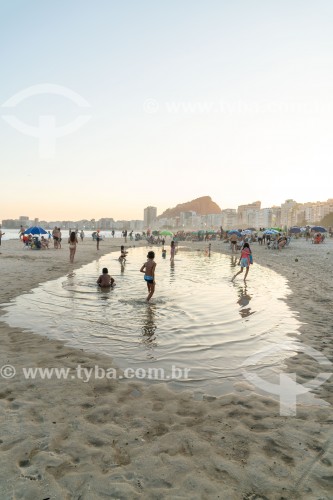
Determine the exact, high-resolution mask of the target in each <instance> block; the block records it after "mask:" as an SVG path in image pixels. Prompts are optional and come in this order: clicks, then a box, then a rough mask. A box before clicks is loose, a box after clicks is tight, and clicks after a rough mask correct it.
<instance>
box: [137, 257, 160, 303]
mask: <svg viewBox="0 0 333 500" xmlns="http://www.w3.org/2000/svg"><path fill="white" fill-rule="evenodd" d="M147 259H148V260H147V262H145V263H144V264H143V266H142V267H141V269H140V273H145V275H144V280H145V282H146V283H147V288H148V297H147V302H149V301H150V299H151V298H152V296H153V294H154V292H155V268H156V262H155V261H154V259H155V253H154V252H152V251H150V252H148V255H147Z"/></svg>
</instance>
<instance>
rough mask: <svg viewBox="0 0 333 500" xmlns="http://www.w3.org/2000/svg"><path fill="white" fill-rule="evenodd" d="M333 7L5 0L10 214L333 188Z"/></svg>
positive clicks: (1, 46)
mask: <svg viewBox="0 0 333 500" xmlns="http://www.w3.org/2000/svg"><path fill="white" fill-rule="evenodd" d="M332 16H333V3H332V1H331V0H318V1H317V2H313V0H311V1H310V0H293V1H292V2H290V0H281V1H279V2H268V1H267V0H260V1H259V0H252V1H251V2H250V1H248V0H238V1H237V0H235V1H232V2H231V1H226V0H206V1H202V0H200V1H198V0H182V1H179V0H170V1H168V2H162V1H160V2H156V0H155V1H152V0H151V1H147V0H142V1H140V2H138V1H137V0H131V1H130V0H124V1H123V2H120V1H119V0H96V1H91V0H89V1H88V0H71V1H70V2H69V1H68V0H58V1H56V2H45V1H42V0H31V1H29V2H27V1H25V0H11V1H8V2H5V1H4V2H1V6H0V28H1V29H0V42H1V43H0V53H1V85H0V137H1V148H0V165H1V172H2V179H1V201H0V219H6V218H16V217H18V216H19V215H28V216H30V217H31V218H33V217H39V218H40V219H48V220H52V219H53V220H55V219H63V220H64V219H69V220H73V219H74V220H75V219H81V218H89V219H91V218H96V219H97V218H100V217H113V218H115V219H140V218H142V217H143V208H144V207H145V206H147V205H154V206H156V207H157V208H158V213H161V212H162V211H163V210H164V209H166V208H168V207H172V206H174V205H176V204H177V203H181V202H185V201H188V200H191V199H193V198H196V197H199V196H204V195H210V196H211V197H212V198H213V200H214V201H216V202H217V203H218V204H219V205H220V206H221V208H222V209H223V208H237V205H239V204H242V203H248V202H252V201H255V200H261V201H262V206H263V207H268V206H272V205H274V204H281V203H282V202H283V201H284V200H285V199H287V198H294V199H296V200H297V201H299V202H305V201H316V200H326V199H328V198H332V197H333V189H332V177H333V176H332V171H333V168H332V133H333V120H332V116H333V114H332V112H333V95H332V85H333V56H332V54H333V30H332ZM19 92H22V94H19V95H17V94H18V93H19ZM55 92H56V93H55ZM14 96H16V97H14ZM11 98H13V99H11ZM10 99H11V100H10ZM79 116H83V117H84V118H83V121H85V123H83V124H81V125H82V126H80V127H79V128H78V130H76V131H73V130H72V129H73V127H74V126H75V123H76V122H74V120H76V119H77V118H78V117H79ZM8 117H9V118H8ZM13 117H14V121H13ZM15 120H16V121H15ZM63 126H67V128H66V129H65V130H63V128H61V127H63ZM18 129H20V130H18ZM31 133H32V134H34V135H35V137H32V136H31V135H28V134H31ZM64 134H65V135H64ZM56 135H60V137H56Z"/></svg>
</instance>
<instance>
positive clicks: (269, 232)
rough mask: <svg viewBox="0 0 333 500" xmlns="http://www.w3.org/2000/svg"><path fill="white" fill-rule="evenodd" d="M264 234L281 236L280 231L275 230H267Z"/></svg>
mask: <svg viewBox="0 0 333 500" xmlns="http://www.w3.org/2000/svg"><path fill="white" fill-rule="evenodd" d="M264 234H279V231H276V230H275V229H266V231H264Z"/></svg>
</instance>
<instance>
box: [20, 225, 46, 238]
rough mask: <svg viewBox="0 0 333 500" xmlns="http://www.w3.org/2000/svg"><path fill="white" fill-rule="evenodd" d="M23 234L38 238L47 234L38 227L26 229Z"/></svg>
mask: <svg viewBox="0 0 333 500" xmlns="http://www.w3.org/2000/svg"><path fill="white" fill-rule="evenodd" d="M23 234H35V235H39V236H40V235H41V234H47V231H45V229H43V228H42V227H40V226H32V227H29V228H28V229H26V230H25V231H24V233H23Z"/></svg>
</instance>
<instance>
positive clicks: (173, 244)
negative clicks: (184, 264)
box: [170, 240, 176, 264]
mask: <svg viewBox="0 0 333 500" xmlns="http://www.w3.org/2000/svg"><path fill="white" fill-rule="evenodd" d="M175 252H176V247H175V242H174V241H173V240H172V242H171V246H170V262H171V264H173V263H174V262H175Z"/></svg>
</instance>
